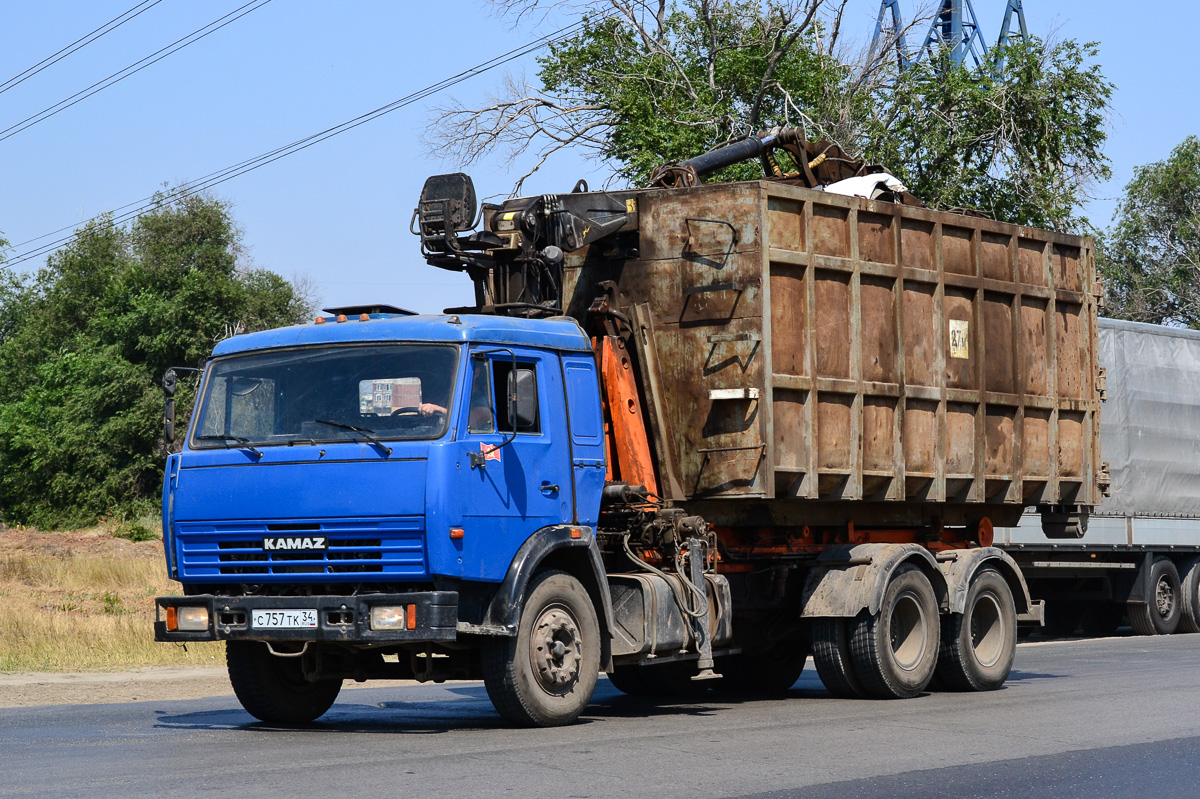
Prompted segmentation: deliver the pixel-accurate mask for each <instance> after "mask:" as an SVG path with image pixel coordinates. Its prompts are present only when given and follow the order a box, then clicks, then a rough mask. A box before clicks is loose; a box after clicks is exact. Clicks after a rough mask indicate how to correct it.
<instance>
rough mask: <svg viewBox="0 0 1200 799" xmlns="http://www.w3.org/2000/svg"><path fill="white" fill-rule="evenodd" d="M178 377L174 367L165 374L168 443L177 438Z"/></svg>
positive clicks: (165, 412) (164, 393)
mask: <svg viewBox="0 0 1200 799" xmlns="http://www.w3.org/2000/svg"><path fill="white" fill-rule="evenodd" d="M177 383H178V377H177V376H176V374H175V370H174V369H168V370H167V372H166V374H164V375H163V382H162V386H163V440H164V441H166V442H167V443H168V444H170V443H171V442H173V441H174V440H175V386H176V384H177Z"/></svg>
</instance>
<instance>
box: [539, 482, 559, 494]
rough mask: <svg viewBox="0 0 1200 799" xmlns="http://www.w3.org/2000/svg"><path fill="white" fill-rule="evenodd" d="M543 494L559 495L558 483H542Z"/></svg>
mask: <svg viewBox="0 0 1200 799" xmlns="http://www.w3.org/2000/svg"><path fill="white" fill-rule="evenodd" d="M542 493H543V494H545V495H546V496H550V495H551V494H557V493H558V483H542Z"/></svg>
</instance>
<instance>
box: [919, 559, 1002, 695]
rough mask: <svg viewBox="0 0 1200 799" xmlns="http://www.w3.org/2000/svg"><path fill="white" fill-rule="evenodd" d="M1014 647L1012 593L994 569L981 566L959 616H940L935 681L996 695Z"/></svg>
mask: <svg viewBox="0 0 1200 799" xmlns="http://www.w3.org/2000/svg"><path fill="white" fill-rule="evenodd" d="M1016 646H1017V609H1016V604H1015V603H1014V602H1013V595H1012V589H1010V588H1009V586H1008V581H1007V580H1005V579H1004V576H1003V575H1001V574H1000V573H999V572H998V571H996V570H995V569H991V568H982V569H980V570H979V571H977V572H976V573H975V575H974V576H973V577H972V578H971V584H970V587H969V588H968V589H967V601H966V606H965V607H964V609H963V612H962V613H949V614H947V615H946V616H944V617H943V618H942V640H941V651H940V652H939V654H938V663H937V676H938V680H939V682H940V683H941V685H943V686H944V687H946V688H948V689H950V690H953V691H994V690H996V689H997V688H999V687H1000V686H1002V685H1004V681H1005V680H1007V679H1008V673H1009V672H1010V671H1012V664H1013V658H1014V657H1015V655H1016V651H1017V650H1016Z"/></svg>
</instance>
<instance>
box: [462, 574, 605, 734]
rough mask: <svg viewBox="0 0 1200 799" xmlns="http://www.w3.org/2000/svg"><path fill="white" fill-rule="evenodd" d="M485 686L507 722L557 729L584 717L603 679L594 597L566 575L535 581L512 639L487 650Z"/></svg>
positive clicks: (542, 576) (489, 644)
mask: <svg viewBox="0 0 1200 799" xmlns="http://www.w3.org/2000/svg"><path fill="white" fill-rule="evenodd" d="M482 655H483V658H482V659H483V684H484V687H485V688H487V693H488V698H490V699H491V700H492V705H494V706H495V708H496V710H497V711H498V712H499V713H500V715H501V716H503V717H504V718H505V719H506V720H508V721H510V722H512V723H513V724H519V725H521V726H525V727H558V726H562V725H564V724H570V723H571V722H573V721H574V720H575V719H577V718H578V717H579V714H580V713H582V712H583V709H584V708H585V707H587V704H588V702H590V701H591V698H592V692H593V691H595V689H596V681H597V679H598V678H599V675H600V624H599V622H598V621H597V620H596V609H595V606H594V605H593V604H592V600H591V597H589V596H588V593H587V591H586V590H584V588H583V586H582V585H580V583H579V581H578V580H576V579H575V578H574V577H572V576H571V575H569V574H567V573H566V572H562V571H545V572H542V573H541V574H539V575H537V576H536V577H534V579H533V580H532V582H531V583H530V586H529V589H528V591H527V592H526V598H525V607H524V609H523V610H522V612H521V620H520V622H519V623H518V625H517V635H516V636H515V637H513V638H503V639H492V640H489V641H487V642H486V643H485V644H484V647H483V652H482Z"/></svg>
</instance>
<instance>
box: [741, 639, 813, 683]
mask: <svg viewBox="0 0 1200 799" xmlns="http://www.w3.org/2000/svg"><path fill="white" fill-rule="evenodd" d="M809 649H810V647H809V645H808V643H807V642H806V641H804V640H803V639H800V638H796V639H790V640H786V641H778V642H776V643H775V644H774V645H773V646H771V647H768V648H767V649H765V650H761V651H759V652H753V653H742V654H740V655H734V656H732V657H730V658H728V659H727V660H726V662H725V663H723V664H721V676H722V679H721V681H720V685H719V686H718V687H719V688H720V689H721V690H727V691H733V692H736V693H742V694H752V695H758V696H782V695H783V694H786V693H787V692H788V691H789V690H790V689H791V687H792V686H793V685H795V684H796V680H799V679H800V675H801V674H802V673H803V672H804V664H805V662H806V661H807V660H808V655H809Z"/></svg>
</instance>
